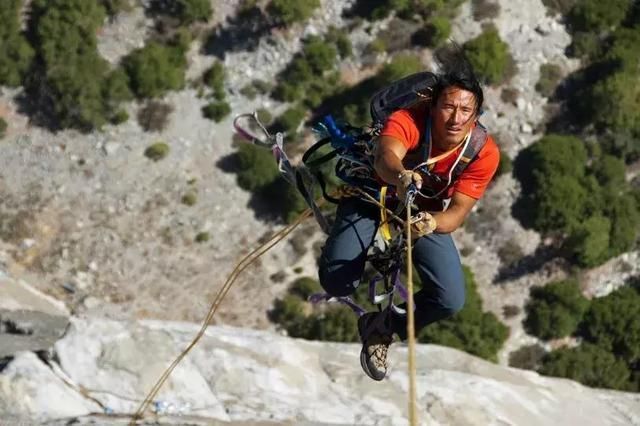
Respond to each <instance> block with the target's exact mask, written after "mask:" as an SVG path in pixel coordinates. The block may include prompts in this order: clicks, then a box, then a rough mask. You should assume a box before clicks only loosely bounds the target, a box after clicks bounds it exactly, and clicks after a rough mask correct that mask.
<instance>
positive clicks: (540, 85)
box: [536, 64, 562, 98]
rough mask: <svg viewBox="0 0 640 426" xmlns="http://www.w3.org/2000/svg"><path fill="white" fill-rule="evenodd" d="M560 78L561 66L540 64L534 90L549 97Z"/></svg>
mask: <svg viewBox="0 0 640 426" xmlns="http://www.w3.org/2000/svg"><path fill="white" fill-rule="evenodd" d="M561 79H562V68H560V66H559V65H556V64H542V65H540V78H538V82H537V83H536V90H537V91H538V93H540V94H541V95H542V96H545V97H547V98H548V97H550V96H551V95H552V94H553V91H554V90H555V89H556V86H557V85H558V83H559V82H560V80H561Z"/></svg>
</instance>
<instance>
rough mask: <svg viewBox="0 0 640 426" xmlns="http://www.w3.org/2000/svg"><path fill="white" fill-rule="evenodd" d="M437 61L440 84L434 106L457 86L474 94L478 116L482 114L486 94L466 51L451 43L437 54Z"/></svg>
mask: <svg viewBox="0 0 640 426" xmlns="http://www.w3.org/2000/svg"><path fill="white" fill-rule="evenodd" d="M435 60H436V63H437V64H438V67H439V68H440V70H439V73H438V82H437V83H436V85H435V86H434V88H433V94H432V97H431V102H432V105H435V104H436V102H438V98H439V97H440V95H441V94H442V92H444V90H445V89H446V88H448V87H451V86H456V87H459V88H461V89H464V90H468V91H469V92H471V93H473V94H474V96H475V98H476V114H478V115H479V114H480V113H481V112H482V103H483V102H484V93H483V92H482V87H481V86H480V81H479V80H478V78H477V77H476V74H475V72H474V71H473V66H472V65H471V63H470V62H469V60H468V59H467V57H466V55H465V54H464V50H463V49H462V47H460V46H459V45H458V44H457V43H454V42H450V43H448V45H447V46H445V47H443V48H441V49H439V50H438V51H437V52H436V54H435Z"/></svg>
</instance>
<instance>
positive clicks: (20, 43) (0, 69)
mask: <svg viewBox="0 0 640 426" xmlns="http://www.w3.org/2000/svg"><path fill="white" fill-rule="evenodd" d="M21 8H22V0H5V2H4V3H3V6H2V7H1V8H0V22H2V25H0V40H2V43H1V44H0V85H7V86H14V87H15V86H19V85H20V83H21V82H22V79H23V76H24V73H25V72H26V71H27V69H28V68H29V65H30V64H31V60H32V59H33V56H34V51H33V49H32V48H31V46H30V45H29V43H28V42H27V40H26V38H25V37H24V35H23V34H22V31H21V30H20V10H21Z"/></svg>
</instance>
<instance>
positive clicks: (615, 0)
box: [567, 0, 631, 34]
mask: <svg viewBox="0 0 640 426" xmlns="http://www.w3.org/2000/svg"><path fill="white" fill-rule="evenodd" d="M630 5H631V2H630V1H629V0H612V1H609V2H601V1H598V0H582V1H578V2H576V3H575V6H574V7H572V8H571V10H570V11H569V13H568V14H567V23H568V24H569V28H571V30H572V31H584V32H592V33H596V34H597V33H599V32H602V31H606V30H609V29H611V28H613V27H616V26H618V25H620V23H621V22H622V20H623V19H624V18H625V17H626V15H627V11H628V10H629V6H630Z"/></svg>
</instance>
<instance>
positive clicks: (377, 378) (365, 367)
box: [360, 346, 387, 382]
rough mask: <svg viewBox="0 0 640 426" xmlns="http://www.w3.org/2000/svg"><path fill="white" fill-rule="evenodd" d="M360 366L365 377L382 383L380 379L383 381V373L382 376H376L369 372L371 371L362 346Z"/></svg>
mask: <svg viewBox="0 0 640 426" xmlns="http://www.w3.org/2000/svg"><path fill="white" fill-rule="evenodd" d="M360 366H361V367H362V369H363V370H364V372H365V373H366V375H367V376H369V377H370V378H371V379H373V380H375V381H376V382H380V381H382V379H384V377H385V376H386V375H387V374H386V373H384V374H382V376H376V375H374V374H373V373H372V372H371V370H370V369H369V364H368V363H367V351H365V349H364V346H362V350H361V351H360Z"/></svg>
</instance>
